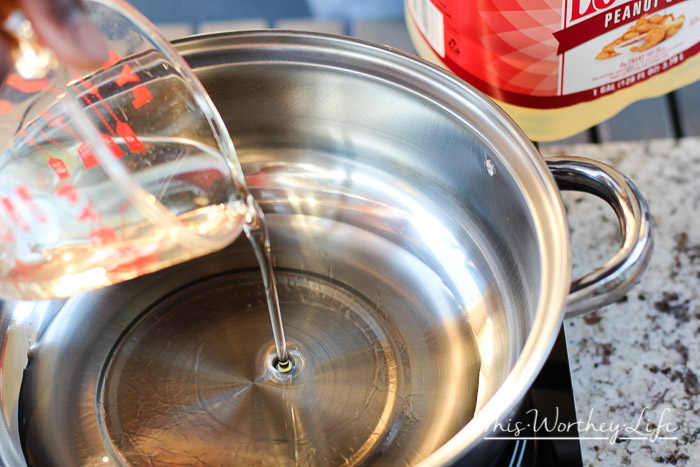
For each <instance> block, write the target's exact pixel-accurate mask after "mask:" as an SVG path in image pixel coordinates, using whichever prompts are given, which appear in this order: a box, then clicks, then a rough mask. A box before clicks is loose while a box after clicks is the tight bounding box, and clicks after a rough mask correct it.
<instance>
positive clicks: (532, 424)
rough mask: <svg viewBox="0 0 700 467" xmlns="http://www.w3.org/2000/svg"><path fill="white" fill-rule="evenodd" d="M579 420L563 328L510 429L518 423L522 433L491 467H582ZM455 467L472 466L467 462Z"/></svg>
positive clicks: (509, 443) (510, 442)
mask: <svg viewBox="0 0 700 467" xmlns="http://www.w3.org/2000/svg"><path fill="white" fill-rule="evenodd" d="M577 420H578V419H577V416H576V408H575V405H574V395H573V389H572V385H571V373H570V369H569V360H568V353H567V350H566V340H565V337H564V329H563V327H562V328H561V329H560V330H559V334H558V336H557V340H556V342H555V344H554V347H553V349H552V352H551V353H550V356H549V358H548V359H547V361H546V362H545V364H544V366H543V368H542V370H541V371H540V373H539V375H538V376H537V378H536V379H535V381H534V383H533V384H532V386H531V388H530V390H529V391H528V393H527V394H526V396H525V401H524V403H523V406H522V408H521V409H520V411H519V414H518V416H516V417H515V419H514V420H513V421H511V422H510V426H511V427H512V426H514V425H515V424H516V423H518V422H519V426H520V427H523V429H522V431H520V432H519V433H518V434H517V436H516V435H515V433H514V432H513V433H511V435H512V436H513V439H512V440H511V441H506V442H505V443H503V445H504V449H503V451H502V454H501V456H500V458H498V459H495V460H494V462H493V464H491V467H550V466H551V467H555V466H556V467H559V466H566V467H578V466H581V467H582V466H583V459H582V458H581V444H580V441H579V440H578V436H579V433H578V429H577V425H576V422H577ZM555 424H556V427H555V426H554V425H555ZM562 427H566V429H563V428H562ZM483 442H487V441H486V440H484V441H483ZM456 465H457V466H465V467H466V466H467V465H473V463H471V462H469V461H467V460H465V461H463V462H462V463H460V462H457V464H456Z"/></svg>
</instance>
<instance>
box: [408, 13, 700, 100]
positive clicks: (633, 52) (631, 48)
mask: <svg viewBox="0 0 700 467" xmlns="http://www.w3.org/2000/svg"><path fill="white" fill-rule="evenodd" d="M523 5H527V7H524V6H523ZM408 6H409V8H408V13H409V14H410V16H411V18H412V20H413V21H414V23H415V25H416V26H417V28H418V30H419V31H420V33H421V35H422V36H423V38H424V39H425V42H427V43H428V45H430V47H431V48H432V50H433V51H434V52H435V53H436V54H437V55H439V56H440V57H441V59H442V60H443V61H444V63H445V65H446V66H447V67H448V68H449V69H450V70H452V71H453V72H454V73H455V74H457V75H458V76H460V77H461V78H463V79H465V80H466V81H468V82H469V83H471V84H472V85H474V86H475V87H477V88H478V89H479V90H481V91H483V92H484V93H486V94H488V95H490V96H492V97H495V98H496V99H499V100H501V101H504V102H507V103H510V104H514V105H519V106H524V107H531V108H557V107H564V106H568V105H573V104H577V103H580V102H585V101H590V100H593V99H596V98H598V97H600V96H603V95H607V94H610V93H613V92H615V91H617V90H620V89H623V88H626V87H628V86H631V85H634V84H635V83H638V82H640V81H644V80H646V79H648V78H651V77H653V76H656V75H658V74H659V73H663V72H664V71H666V70H669V69H671V68H673V67H674V66H677V65H679V64H680V63H682V62H683V61H685V60H687V59H688V58H689V57H691V56H693V55H695V54H697V53H698V52H699V51H700V24H698V23H700V2H698V1H691V0H528V1H527V2H523V1H519V0H481V1H479V2H471V1H463V0H408ZM436 12H437V13H436ZM438 14H439V17H440V19H441V22H440V21H438V20H437V19H435V18H437V16H438ZM438 24H439V26H437V25H438ZM438 35H441V39H440V38H439V37H438Z"/></svg>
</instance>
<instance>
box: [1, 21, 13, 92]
mask: <svg viewBox="0 0 700 467" xmlns="http://www.w3.org/2000/svg"><path fill="white" fill-rule="evenodd" d="M12 49H13V44H12V42H11V41H10V39H9V38H8V37H6V36H5V34H1V33H0V83H2V82H3V81H4V80H5V76H7V74H8V73H9V72H10V70H11V69H12V61H11V59H10V57H11V54H12Z"/></svg>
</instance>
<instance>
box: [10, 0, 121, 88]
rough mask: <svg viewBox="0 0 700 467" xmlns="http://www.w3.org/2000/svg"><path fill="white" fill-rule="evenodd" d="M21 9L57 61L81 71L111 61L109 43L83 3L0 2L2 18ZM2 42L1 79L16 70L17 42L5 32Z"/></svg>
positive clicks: (75, 0)
mask: <svg viewBox="0 0 700 467" xmlns="http://www.w3.org/2000/svg"><path fill="white" fill-rule="evenodd" d="M16 10H20V11H21V12H22V13H24V15H25V16H26V17H27V19H28V20H29V22H30V23H31V24H32V26H33V29H34V32H35V34H36V35H37V37H38V39H39V41H40V42H41V44H42V45H43V46H44V47H47V48H49V49H51V50H53V52H54V53H55V55H56V58H57V59H58V60H59V61H60V62H62V63H64V64H66V65H68V66H72V67H75V68H79V69H92V68H97V67H99V66H100V65H101V64H102V63H104V62H105V61H106V60H107V58H108V55H107V44H106V41H105V39H104V37H103V36H102V34H101V33H100V32H99V31H98V30H97V28H96V27H95V26H94V25H93V24H92V22H91V21H90V17H89V16H88V14H87V12H86V10H85V7H84V5H83V3H82V0H0V14H1V15H2V18H7V16H8V15H9V14H10V13H12V12H13V11H16ZM1 36H2V40H0V80H2V79H4V77H5V75H6V74H7V73H8V71H9V70H10V69H11V68H12V58H11V54H12V50H13V48H14V47H15V41H14V40H13V39H12V37H11V36H10V35H9V34H8V33H7V32H5V33H4V34H2V35H1Z"/></svg>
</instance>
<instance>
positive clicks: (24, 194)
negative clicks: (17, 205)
mask: <svg viewBox="0 0 700 467" xmlns="http://www.w3.org/2000/svg"><path fill="white" fill-rule="evenodd" d="M16 191H17V194H18V195H19V197H20V198H22V201H24V204H26V205H27V207H28V208H29V210H30V211H31V212H32V214H34V217H36V218H37V219H38V220H39V222H46V215H45V214H44V213H43V212H42V210H41V209H40V208H39V206H38V205H37V204H36V202H35V201H34V196H32V192H31V191H29V188H27V187H26V186H24V185H17V189H16Z"/></svg>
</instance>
